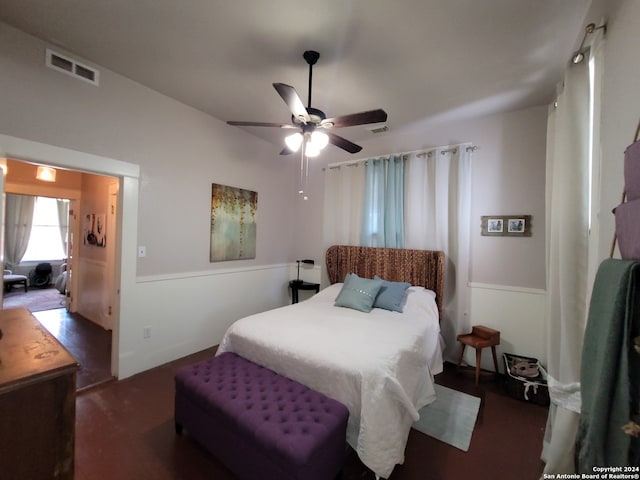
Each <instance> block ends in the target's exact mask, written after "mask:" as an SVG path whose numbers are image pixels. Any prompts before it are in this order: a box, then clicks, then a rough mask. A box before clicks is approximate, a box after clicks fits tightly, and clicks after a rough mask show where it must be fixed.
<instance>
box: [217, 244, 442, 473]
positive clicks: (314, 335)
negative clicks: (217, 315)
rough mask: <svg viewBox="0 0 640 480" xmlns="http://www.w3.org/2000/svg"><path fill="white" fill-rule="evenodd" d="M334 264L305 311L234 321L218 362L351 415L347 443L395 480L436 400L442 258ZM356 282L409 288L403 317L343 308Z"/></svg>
mask: <svg viewBox="0 0 640 480" xmlns="http://www.w3.org/2000/svg"><path fill="white" fill-rule="evenodd" d="M326 264H327V274H328V277H329V280H330V282H331V285H330V286H328V287H327V288H325V289H324V290H322V291H321V292H320V293H318V294H316V295H314V296H313V297H311V298H310V299H308V300H306V301H304V302H301V303H297V304H294V305H288V306H286V307H281V308H277V309H274V310H270V311H267V312H262V313H259V314H256V315H252V316H249V317H245V318H243V319H240V320H238V321H236V322H235V323H234V324H233V325H231V326H230V327H229V329H228V330H227V332H226V333H225V335H224V338H223V340H222V342H221V344H220V347H219V348H218V353H219V354H220V353H223V352H227V351H230V352H235V353H237V354H238V355H241V356H242V357H245V358H247V359H248V360H251V361H253V362H255V363H258V364H260V365H264V366H266V367H267V368H270V369H272V370H274V371H276V372H277V373H280V374H281V375H284V376H286V377H289V378H291V379H293V380H296V381H298V382H300V383H302V384H304V385H306V386H308V387H310V388H312V389H314V390H317V391H319V392H321V393H323V394H325V395H327V396H329V397H331V398H334V399H336V400H338V401H340V402H341V403H343V404H344V405H346V406H347V407H348V409H349V424H348V427H347V441H348V443H349V444H350V445H351V447H353V449H354V450H355V451H356V452H357V454H358V456H359V457H360V459H361V460H362V462H363V463H364V464H365V465H367V466H368V467H369V468H370V469H371V470H372V471H373V472H374V473H375V474H376V475H378V476H379V477H383V478H387V477H388V476H389V475H390V474H391V472H392V470H393V468H394V466H395V465H396V464H398V463H403V461H404V448H405V445H406V441H407V437H408V435H409V430H410V428H411V424H412V423H413V422H415V421H417V420H418V418H419V414H418V410H419V409H420V408H422V407H423V406H425V405H428V404H429V403H431V402H432V401H434V400H435V390H434V384H433V375H435V374H437V373H439V372H440V371H442V350H443V342H442V337H441V336H440V326H439V311H440V310H441V308H442V290H443V285H444V278H443V270H444V255H443V253H442V252H436V251H427V250H407V249H387V248H371V247H353V246H344V245H337V246H333V247H330V248H329V249H328V250H327V255H326ZM351 273H355V274H357V275H358V276H359V277H362V278H374V276H376V275H378V276H380V277H382V278H383V279H385V280H387V281H390V282H408V283H410V284H411V285H412V286H411V287H409V288H408V289H407V290H406V295H405V297H404V300H403V304H402V313H399V312H393V311H388V310H386V309H382V308H373V309H372V310H371V311H370V312H368V313H365V312H362V311H358V310H354V309H352V308H343V307H337V306H335V305H334V302H335V300H336V297H337V296H338V295H339V294H340V292H341V291H342V287H343V283H342V282H343V281H344V279H345V277H346V275H347V274H351Z"/></svg>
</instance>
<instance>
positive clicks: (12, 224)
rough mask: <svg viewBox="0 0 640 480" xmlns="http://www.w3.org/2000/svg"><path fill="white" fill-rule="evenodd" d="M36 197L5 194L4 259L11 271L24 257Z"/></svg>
mask: <svg viewBox="0 0 640 480" xmlns="http://www.w3.org/2000/svg"><path fill="white" fill-rule="evenodd" d="M35 205H36V197H33V196H31V195H12V194H7V197H6V201H5V222H4V224H5V233H4V234H5V238H4V255H5V256H4V259H5V264H6V266H7V267H8V268H9V269H13V268H14V267H15V266H16V265H18V264H19V263H20V260H22V257H24V254H25V252H26V251H27V246H28V245H29V237H30V236H31V226H32V223H33V210H34V208H35Z"/></svg>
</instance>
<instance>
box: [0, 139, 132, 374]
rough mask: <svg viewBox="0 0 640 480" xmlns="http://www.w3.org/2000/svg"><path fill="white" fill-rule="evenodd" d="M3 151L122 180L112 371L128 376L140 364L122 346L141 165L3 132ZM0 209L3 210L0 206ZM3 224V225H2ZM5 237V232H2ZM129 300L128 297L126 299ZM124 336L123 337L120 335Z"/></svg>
mask: <svg viewBox="0 0 640 480" xmlns="http://www.w3.org/2000/svg"><path fill="white" fill-rule="evenodd" d="M0 151H2V152H4V155H3V157H4V156H6V157H10V158H13V159H16V160H21V161H26V162H33V163H43V164H48V165H52V166H54V167H60V168H66V169H69V170H76V171H80V172H87V173H95V174H103V175H110V176H113V177H115V178H118V179H119V186H120V189H119V191H118V211H117V219H118V230H117V232H118V234H117V236H116V238H115V239H114V240H115V248H116V253H115V262H114V263H115V270H116V272H115V282H116V285H115V287H116V292H117V294H116V295H117V301H116V302H115V303H116V305H117V309H116V311H115V312H113V316H112V318H113V333H112V339H113V341H112V348H111V372H112V373H113V374H114V376H116V377H120V376H128V375H130V374H131V373H130V372H132V371H135V370H136V368H137V366H136V365H135V360H133V359H132V358H131V355H126V354H124V355H123V356H122V359H121V358H120V345H121V343H122V344H123V345H124V342H125V340H127V339H128V337H130V336H131V335H132V331H131V327H130V325H129V324H132V323H135V318H136V317H135V315H136V311H135V308H136V303H135V302H136V300H135V298H136V297H135V291H136V288H137V286H136V269H137V263H136V251H137V248H136V245H137V240H138V238H137V233H138V197H139V190H140V186H139V179H140V166H139V165H136V164H133V163H129V162H124V161H122V160H117V159H114V158H109V157H104V156H100V155H95V154H90V153H86V152H82V151H79V150H72V149H70V148H63V147H57V146H54V145H50V144H46V143H42V142H36V141H33V140H28V139H24V138H19V137H14V136H11V135H4V134H0ZM2 200H3V199H2V197H1V196H0V211H3V210H4V206H3V205H1V203H2ZM0 225H2V224H0ZM0 238H2V235H0ZM125 299H126V300H125ZM121 336H122V338H121Z"/></svg>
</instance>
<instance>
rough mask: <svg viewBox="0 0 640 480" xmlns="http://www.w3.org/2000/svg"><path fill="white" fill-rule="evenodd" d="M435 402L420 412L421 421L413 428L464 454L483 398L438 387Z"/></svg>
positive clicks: (467, 448)
mask: <svg viewBox="0 0 640 480" xmlns="http://www.w3.org/2000/svg"><path fill="white" fill-rule="evenodd" d="M435 388H436V395H437V398H436V400H435V402H433V403H431V404H429V405H427V406H426V407H422V408H421V409H420V420H418V421H417V422H416V423H414V424H413V428H415V429H416V430H418V431H420V432H422V433H424V434H425V435H429V436H430V437H433V438H436V439H438V440H440V441H442V442H445V443H448V444H449V445H451V446H454V447H456V448H459V449H460V450H462V451H465V452H466V451H468V450H469V444H470V443H471V436H472V435H473V427H474V426H475V424H476V418H477V417H478V410H479V409H480V399H479V398H478V397H473V396H471V395H467V394H466V393H462V392H458V391H456V390H451V389H450V388H447V387H443V386H442V385H436V386H435Z"/></svg>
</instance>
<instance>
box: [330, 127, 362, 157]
mask: <svg viewBox="0 0 640 480" xmlns="http://www.w3.org/2000/svg"><path fill="white" fill-rule="evenodd" d="M325 133H326V134H327V135H328V136H329V143H331V144H332V145H335V146H336V147H340V148H341V149H343V150H346V151H347V152H349V153H358V152H359V151H360V150H362V147H361V146H360V145H356V144H355V143H353V142H350V141H349V140H347V139H346V138H342V137H341V136H339V135H336V134H335V133H331V132H325Z"/></svg>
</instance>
